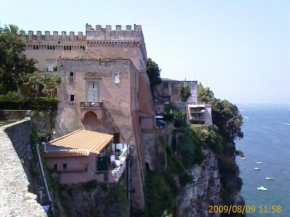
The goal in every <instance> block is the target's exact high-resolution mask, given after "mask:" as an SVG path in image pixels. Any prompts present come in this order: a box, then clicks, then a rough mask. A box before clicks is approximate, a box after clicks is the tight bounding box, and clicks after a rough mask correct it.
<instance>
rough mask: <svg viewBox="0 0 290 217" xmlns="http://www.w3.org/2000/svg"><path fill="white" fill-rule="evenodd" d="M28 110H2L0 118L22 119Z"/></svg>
mask: <svg viewBox="0 0 290 217" xmlns="http://www.w3.org/2000/svg"><path fill="white" fill-rule="evenodd" d="M26 113H27V110H0V120H22V119H23V118H25V116H26Z"/></svg>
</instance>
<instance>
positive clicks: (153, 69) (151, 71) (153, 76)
mask: <svg viewBox="0 0 290 217" xmlns="http://www.w3.org/2000/svg"><path fill="white" fill-rule="evenodd" d="M146 72H147V75H148V78H149V81H150V89H151V93H152V94H153V92H154V88H155V86H156V85H158V84H161V82H162V81H161V78H160V72H161V69H160V68H159V66H158V64H157V63H156V62H154V61H153V60H152V59H151V58H149V59H147V65H146Z"/></svg>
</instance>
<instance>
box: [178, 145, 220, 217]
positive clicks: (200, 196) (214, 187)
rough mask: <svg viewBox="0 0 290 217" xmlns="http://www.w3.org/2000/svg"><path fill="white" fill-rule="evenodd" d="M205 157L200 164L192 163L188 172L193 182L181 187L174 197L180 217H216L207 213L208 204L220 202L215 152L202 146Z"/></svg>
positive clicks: (218, 203)
mask: <svg viewBox="0 0 290 217" xmlns="http://www.w3.org/2000/svg"><path fill="white" fill-rule="evenodd" d="M203 153H204V156H205V159H204V160H203V163H202V164H201V165H197V164H196V165H193V166H192V167H191V168H190V169H188V173H189V174H190V175H191V176H192V177H193V182H192V183H189V184H186V185H185V186H184V187H181V188H180V190H179V192H178V195H177V197H176V203H177V210H178V215H179V216H182V217H186V216H188V217H192V216H195V217H206V216H214V217H217V216H219V214H213V215H209V213H208V208H209V205H220V204H221V188H222V186H221V181H220V174H219V168H218V161H217V158H216V156H215V154H214V153H213V152H212V151H211V150H209V149H208V148H203Z"/></svg>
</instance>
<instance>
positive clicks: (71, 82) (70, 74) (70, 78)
mask: <svg viewBox="0 0 290 217" xmlns="http://www.w3.org/2000/svg"><path fill="white" fill-rule="evenodd" d="M69 83H70V84H73V83H74V73H73V72H70V73H69Z"/></svg>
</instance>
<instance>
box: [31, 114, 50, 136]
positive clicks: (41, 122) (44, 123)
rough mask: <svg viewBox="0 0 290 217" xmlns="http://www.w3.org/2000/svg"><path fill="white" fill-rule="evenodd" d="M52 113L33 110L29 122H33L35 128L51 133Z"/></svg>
mask: <svg viewBox="0 0 290 217" xmlns="http://www.w3.org/2000/svg"><path fill="white" fill-rule="evenodd" d="M54 118H55V117H54V115H53V114H52V113H50V112H45V111H43V112H35V111H33V112H32V114H31V122H32V123H33V124H35V126H36V128H37V129H38V130H39V131H40V132H41V133H45V134H47V135H50V134H51V130H52V124H53V122H54V120H53V119H54Z"/></svg>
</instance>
